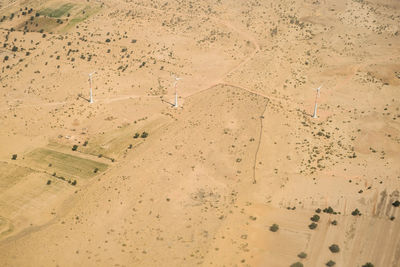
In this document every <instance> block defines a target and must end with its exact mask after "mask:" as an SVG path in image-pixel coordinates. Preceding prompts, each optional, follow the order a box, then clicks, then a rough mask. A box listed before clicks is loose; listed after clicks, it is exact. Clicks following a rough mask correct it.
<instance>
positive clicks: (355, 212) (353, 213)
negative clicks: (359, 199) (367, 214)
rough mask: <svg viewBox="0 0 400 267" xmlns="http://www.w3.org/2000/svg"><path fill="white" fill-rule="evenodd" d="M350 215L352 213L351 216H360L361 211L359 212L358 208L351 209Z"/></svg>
mask: <svg viewBox="0 0 400 267" xmlns="http://www.w3.org/2000/svg"><path fill="white" fill-rule="evenodd" d="M351 215H353V216H357V215H358V216H361V213H360V211H359V210H358V209H355V210H353V211H352V212H351Z"/></svg>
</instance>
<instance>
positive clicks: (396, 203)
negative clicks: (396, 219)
mask: <svg viewBox="0 0 400 267" xmlns="http://www.w3.org/2000/svg"><path fill="white" fill-rule="evenodd" d="M392 205H393V206H394V207H396V208H397V207H398V206H400V201H398V200H396V201H395V202H393V203H392Z"/></svg>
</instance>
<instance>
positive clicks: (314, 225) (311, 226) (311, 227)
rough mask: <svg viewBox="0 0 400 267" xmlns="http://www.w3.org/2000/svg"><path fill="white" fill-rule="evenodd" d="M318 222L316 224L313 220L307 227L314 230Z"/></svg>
mask: <svg viewBox="0 0 400 267" xmlns="http://www.w3.org/2000/svg"><path fill="white" fill-rule="evenodd" d="M317 226H318V224H316V223H315V222H312V223H311V224H310V225H309V226H308V228H310V229H311V230H314V229H315V228H317Z"/></svg>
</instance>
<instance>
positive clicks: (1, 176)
mask: <svg viewBox="0 0 400 267" xmlns="http://www.w3.org/2000/svg"><path fill="white" fill-rule="evenodd" d="M32 172H33V170H32V169H29V168H25V167H20V166H17V165H14V164H10V163H7V162H0V194H1V192H2V191H4V190H6V189H7V188H10V187H12V186H13V185H15V184H17V183H18V182H19V181H20V180H22V179H23V178H24V177H26V176H27V175H29V174H30V173H32Z"/></svg>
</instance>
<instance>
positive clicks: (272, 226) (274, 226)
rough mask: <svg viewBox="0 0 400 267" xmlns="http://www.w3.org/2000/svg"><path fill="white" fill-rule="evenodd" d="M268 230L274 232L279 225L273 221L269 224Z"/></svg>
mask: <svg viewBox="0 0 400 267" xmlns="http://www.w3.org/2000/svg"><path fill="white" fill-rule="evenodd" d="M269 230H270V231H271V232H276V231H278V230H279V225H277V224H276V223H274V224H273V225H271V226H270V227H269Z"/></svg>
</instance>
